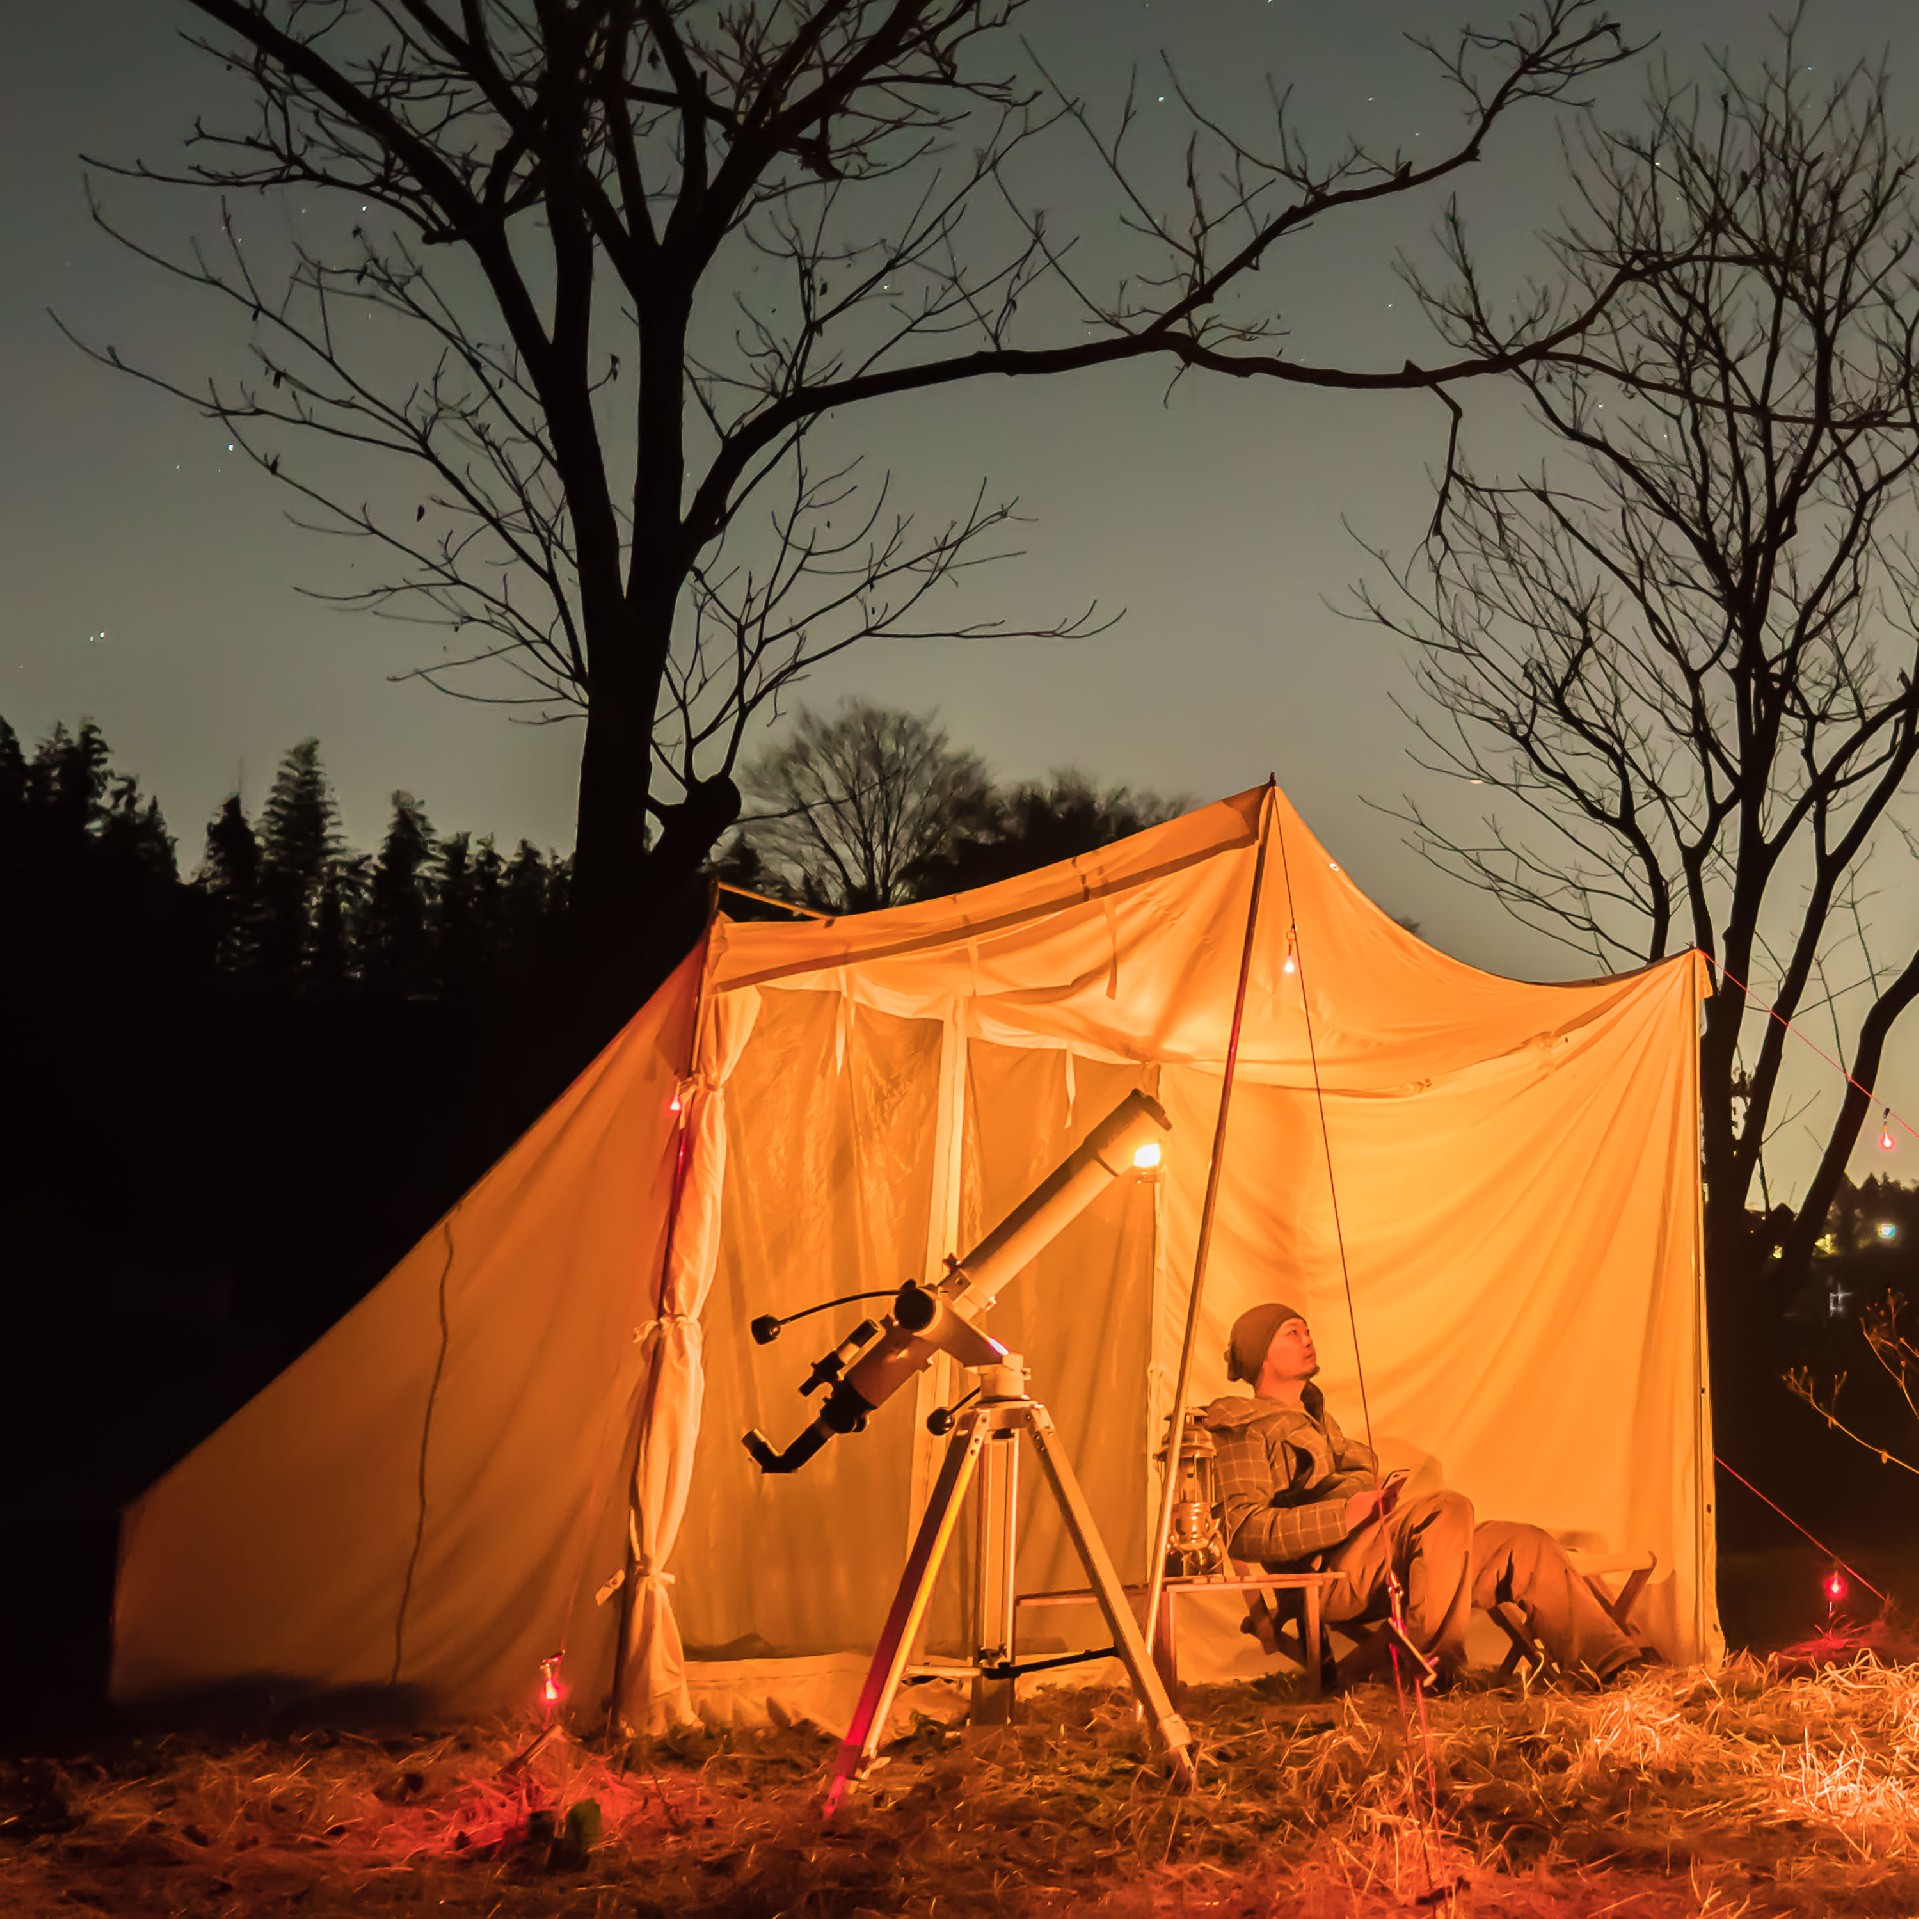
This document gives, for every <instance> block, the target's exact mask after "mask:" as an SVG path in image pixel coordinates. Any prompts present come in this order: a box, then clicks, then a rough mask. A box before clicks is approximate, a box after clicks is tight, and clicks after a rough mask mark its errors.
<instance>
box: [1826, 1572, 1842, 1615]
mask: <svg viewBox="0 0 1919 1919" xmlns="http://www.w3.org/2000/svg"><path fill="white" fill-rule="evenodd" d="M1825 1587H1826V1607H1827V1610H1828V1611H1831V1610H1832V1609H1834V1608H1836V1607H1837V1606H1839V1605H1840V1604H1841V1603H1842V1602H1843V1601H1844V1599H1845V1597H1846V1593H1847V1591H1848V1588H1847V1585H1846V1576H1845V1574H1844V1573H1842V1572H1841V1571H1840V1570H1839V1568H1838V1567H1837V1566H1835V1567H1834V1568H1833V1569H1832V1571H1831V1572H1829V1573H1828V1574H1827V1575H1826V1578H1825Z"/></svg>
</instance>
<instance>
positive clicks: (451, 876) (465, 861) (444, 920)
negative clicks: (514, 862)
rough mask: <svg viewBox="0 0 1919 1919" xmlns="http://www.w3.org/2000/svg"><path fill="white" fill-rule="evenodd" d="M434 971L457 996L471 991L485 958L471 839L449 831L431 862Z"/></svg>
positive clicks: (445, 991) (447, 991)
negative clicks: (481, 938)
mask: <svg viewBox="0 0 1919 1919" xmlns="http://www.w3.org/2000/svg"><path fill="white" fill-rule="evenodd" d="M430 924H431V927H432V937H433V974H434V979H435V981H436V982H437V984H438V986H439V988H440V991H441V992H442V993H443V994H446V995H448V996H453V997H457V996H459V995H462V994H465V993H470V992H471V991H472V990H473V987H474V984H475V982H476V981H477V979H478V977H479V974H480V971H481V968H482V966H483V964H484V958H483V955H482V953H481V950H480V947H481V942H480V929H479V925H478V918H477V914H476V911H475V901H474V876H473V838H472V835H471V834H469V833H452V834H449V835H448V836H447V837H446V838H445V839H443V840H442V841H441V842H440V844H439V848H438V851H437V853H436V855H435V858H434V862H433V873H432V911H431V915H430Z"/></svg>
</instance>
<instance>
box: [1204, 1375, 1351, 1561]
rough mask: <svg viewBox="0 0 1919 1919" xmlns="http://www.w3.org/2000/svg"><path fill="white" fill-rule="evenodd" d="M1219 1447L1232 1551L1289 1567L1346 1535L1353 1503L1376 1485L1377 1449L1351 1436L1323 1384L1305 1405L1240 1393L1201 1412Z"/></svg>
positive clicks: (1222, 1494) (1309, 1392)
mask: <svg viewBox="0 0 1919 1919" xmlns="http://www.w3.org/2000/svg"><path fill="white" fill-rule="evenodd" d="M1202 1417H1203V1418H1204V1420H1205V1422H1206V1426H1207V1429H1208V1430H1209V1431H1210V1432H1211V1433H1212V1435H1213V1444H1214V1446H1215V1447H1216V1448H1217V1449H1218V1459H1217V1462H1216V1467H1217V1472H1218V1475H1219V1492H1220V1519H1221V1523H1222V1526H1223V1528H1224V1530H1225V1534H1226V1550H1227V1551H1228V1552H1229V1553H1231V1554H1232V1556H1233V1557H1234V1558H1235V1559H1250V1560H1254V1561H1257V1562H1258V1563H1260V1564H1262V1565H1266V1566H1271V1567H1275V1568H1278V1569H1285V1570H1290V1569H1292V1568H1295V1567H1297V1566H1300V1565H1302V1564H1304V1563H1305V1562H1307V1561H1309V1560H1312V1559H1313V1558H1315V1557H1317V1556H1318V1555H1319V1554H1320V1553H1323V1552H1326V1551H1327V1550H1328V1549H1329V1548H1331V1547H1333V1546H1336V1545H1338V1544H1339V1542H1340V1541H1341V1540H1342V1539H1344V1538H1345V1537H1346V1533H1347V1527H1346V1502H1347V1501H1348V1500H1349V1499H1350V1498H1351V1497H1352V1496H1353V1494H1354V1493H1358V1492H1365V1491H1368V1490H1369V1489H1370V1488H1371V1487H1372V1484H1373V1474H1374V1469H1375V1461H1374V1458H1373V1455H1372V1453H1371V1451H1370V1450H1369V1449H1368V1448H1366V1447H1364V1446H1361V1445H1358V1444H1356V1443H1355V1442H1354V1441H1352V1440H1350V1439H1348V1438H1347V1437H1346V1435H1345V1434H1344V1433H1342V1432H1341V1431H1340V1430H1339V1422H1338V1421H1337V1420H1335V1419H1334V1418H1333V1416H1332V1414H1331V1413H1329V1412H1328V1411H1327V1410H1326V1402H1325V1400H1324V1399H1323V1398H1322V1397H1321V1395H1320V1392H1319V1389H1318V1388H1317V1387H1316V1386H1308V1387H1307V1388H1306V1391H1305V1394H1304V1403H1303V1404H1302V1405H1300V1406H1286V1405H1282V1404H1281V1403H1280V1402H1279V1401H1277V1400H1273V1399H1253V1398H1249V1397H1246V1396H1244V1395H1240V1394H1232V1395H1229V1396H1228V1397H1227V1398H1225V1399H1216V1400H1214V1401H1213V1403H1212V1404H1211V1405H1210V1406H1208V1407H1207V1408H1206V1410H1205V1412H1204V1414H1203V1415H1202Z"/></svg>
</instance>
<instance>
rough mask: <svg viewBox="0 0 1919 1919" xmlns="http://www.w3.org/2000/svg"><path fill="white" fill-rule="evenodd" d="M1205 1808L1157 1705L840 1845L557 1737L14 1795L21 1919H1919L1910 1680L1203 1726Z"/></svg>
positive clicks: (928, 1773) (272, 1760)
mask: <svg viewBox="0 0 1919 1919" xmlns="http://www.w3.org/2000/svg"><path fill="white" fill-rule="evenodd" d="M1188 1717H1189V1719H1190V1720H1191V1722H1192V1723H1193V1725H1194V1727H1195V1730H1196V1732H1197V1734H1198V1736H1199V1738H1200V1740H1201V1742H1202V1748H1203V1759H1202V1779H1201V1784H1200V1786H1199V1788H1198V1790H1197V1791H1195V1792H1193V1793H1190V1794H1179V1793H1176V1792H1174V1791H1173V1790H1171V1788H1170V1786H1169V1785H1168V1783H1167V1780H1166V1777H1165V1774H1164V1771H1163V1769H1162V1768H1161V1766H1160V1765H1159V1763H1158V1762H1157V1761H1156V1759H1155V1758H1154V1756H1153V1755H1152V1754H1151V1753H1150V1752H1149V1751H1148V1750H1147V1748H1146V1746H1145V1745H1144V1743H1143V1738H1142V1734H1141V1732H1140V1730H1139V1728H1138V1726H1137V1724H1136V1723H1135V1721H1134V1718H1133V1715H1132V1712H1131V1708H1130V1702H1129V1701H1127V1700H1124V1699H1121V1698H1117V1697H1112V1696H1105V1695H1097V1694H1092V1693H1086V1692H1078V1693H1074V1692H1065V1691H1062V1692H1057V1693H1052V1694H1047V1695H1042V1696H1041V1698H1040V1699H1038V1700H1036V1701H1035V1702H1034V1703H1032V1704H1031V1705H1029V1706H1028V1707H1027V1709H1026V1710H1025V1712H1024V1714H1023V1716H1022V1720H1021V1722H1020V1723H1019V1724H1018V1725H1016V1726H1013V1727H1009V1728H1001V1729H996V1730H990V1731H988V1730H978V1731H972V1730H965V1731H957V1732H956V1731H953V1730H951V1729H948V1728H946V1727H943V1726H939V1725H935V1724H933V1723H932V1722H930V1721H927V1722H924V1723H922V1724H920V1725H919V1726H918V1727H917V1728H916V1729H915V1730H914V1731H913V1732H912V1733H911V1734H910V1735H909V1736H908V1737H907V1738H905V1739H904V1740H902V1741H901V1742H900V1743H899V1744H898V1745H896V1746H895V1747H894V1748H893V1749H892V1750H891V1753H890V1756H889V1757H888V1758H887V1759H886V1761H885V1763H884V1764H883V1765H882V1766H881V1767H880V1768H879V1769H878V1770H877V1772H876V1773H875V1774H874V1775H873V1777H872V1778H871V1779H870V1780H869V1781H868V1782H867V1783H866V1784H864V1785H863V1786H861V1787H860V1788H858V1789H857V1791H856V1793H855V1796H854V1797H853V1798H852V1800H851V1801H850V1802H849V1803H848V1804H847V1805H846V1806H844V1807H842V1808H841V1809H840V1811H839V1812H838V1813H837V1814H836V1815H835V1816H834V1817H833V1818H832V1819H831V1820H830V1821H827V1820H824V1819H823V1818H822V1816H821V1795H822V1790H823V1787H824V1783H825V1779H826V1775H827V1769H828V1766H829V1764H830V1761H831V1757H832V1750H833V1747H832V1741H831V1739H830V1738H829V1737H828V1735H827V1734H825V1733H824V1732H823V1731H821V1730H819V1729H817V1728H808V1727H793V1728H787V1729H784V1730H779V1731H769V1732H766V1733H764V1734H750V1735H749V1734H738V1733H735V1734H728V1735H716V1734H710V1733H705V1732H697V1731H696V1732H690V1733H686V1734H681V1735H676V1736H674V1737H672V1738H669V1739H665V1740H660V1741H655V1742H650V1743H646V1744H635V1745H632V1746H628V1747H622V1748H619V1749H616V1750H610V1751H609V1750H603V1749H592V1748H589V1747H586V1746H582V1745H578V1744H575V1743H573V1742H571V1741H570V1740H565V1739H561V1740H556V1741H552V1742H549V1743H548V1744H547V1745H546V1746H545V1747H544V1748H543V1749H541V1750H539V1751H537V1752H535V1753H534V1754H533V1755H532V1757H531V1759H530V1760H524V1761H523V1762H522V1756H523V1755H524V1753H525V1751H526V1748H527V1745H528V1743H529V1741H530V1740H531V1738H532V1736H533V1728H532V1727H531V1726H519V1727H513V1726H497V1727H493V1728H488V1729H481V1730H475V1731H471V1732H468V1733H465V1734H460V1735H455V1736H440V1737H431V1738H429V1737H404V1738H391V1739H385V1740H381V1739H375V1738H371V1737H363V1736H346V1735H342V1734H308V1735H304V1736H301V1737H297V1738H288V1739H284V1740H278V1741H271V1742H247V1743H233V1742H227V1743H221V1742H216V1741H208V1740H191V1739H186V1738H181V1737H178V1736H171V1737H166V1738H158V1739H145V1740H131V1739H129V1740H122V1741H118V1742H114V1743H110V1744H106V1745H102V1746H101V1747H100V1748H99V1749H98V1750H96V1751H93V1752H91V1753H89V1754H87V1755H86V1756H84V1757H68V1758H63V1759H59V1760H54V1759H46V1758H42V1759H32V1758H28V1759H16V1760H7V1761H4V1762H0V1912H4V1913H5V1914H6V1915H8V1919H50V1916H51V1915H54V1914H59V1915H63V1919H64V1916H65V1915H71V1914H74V1913H76V1912H81V1913H84V1912H88V1911H92V1912H100V1913H112V1914H115V1915H127V1919H149V1916H151V1919H160V1915H176V1914H177V1915H189V1914H190V1915H194V1916H195V1919H199V1916H200V1915H208V1916H209V1919H212V1916H213V1915H229V1914H231V1915H247V1916H249V1919H251V1915H256V1914H257V1915H281V1914H285V1915H301V1919H390V1916H396V1915H402V1914H405V1915H412V1914H427V1913H432V1914H455V1915H472V1919H521V1916H523V1915H536V1914H537V1915H562V1914H564V1915H580V1916H581V1919H584V1916H585V1915H593V1919H613V1916H614V1915H620V1916H621V1919H658V1916H660V1915H665V1914H669V1913H671V1914H691V1915H719V1914H727V1915H741V1916H742V1919H773V1916H774V1915H776V1914H794V1915H803V1914H806V1915H827V1914H848V1915H851V1914H860V1913H873V1914H893V1913H912V1914H926V1915H936V1914H937V1915H944V1914H949V1913H950V1914H966V1913H1008V1914H1052V1913H1060V1912H1067V1911H1101V1912H1111V1913H1118V1914H1123V1915H1125V1914H1147V1913H1173V1914H1185V1913H1194V1914H1199V1913H1205V1914H1220V1915H1252V1914H1257V1913H1273V1912H1285V1913H1299V1914H1305V1915H1321V1914H1324V1915H1332V1914H1374V1913H1385V1912H1401V1911H1422V1910H1423V1911H1441V1912H1446V1911H1451V1912H1456V1913H1459V1914H1462V1915H1467V1914H1545V1913H1554V1914H1559V1913H1566V1914H1574V1915H1585V1916H1586V1919H1600V1915H1602V1914H1603V1915H1609V1916H1610V1919H1664V1916H1665V1915H1671V1914H1679V1913H1712V1914H1725V1915H1732V1914H1739V1913H1745V1914H1770V1913H1792V1914H1806V1915H1811V1914H1827V1913H1829V1914H1874V1915H1892V1914H1911V1913H1913V1912H1916V1911H1919V1666H1910V1665H1903V1664H1892V1663H1880V1662H1879V1661H1878V1660H1876V1659H1874V1658H1872V1657H1870V1656H1854V1657H1851V1658H1849V1659H1848V1660H1847V1661H1846V1662H1845V1663H1843V1664H1829V1665H1823V1666H1820V1665H1815V1664H1813V1663H1811V1662H1808V1661H1805V1660H1791V1661H1780V1660H1771V1661H1757V1660H1753V1659H1749V1658H1742V1659H1738V1660H1735V1661H1733V1662H1732V1663H1730V1664H1729V1665H1727V1666H1726V1667H1724V1668H1722V1669H1720V1670H1719V1671H1718V1672H1716V1673H1704V1672H1691V1673H1686V1672H1679V1673H1663V1672H1662V1673H1653V1674H1649V1675H1647V1676H1645V1677H1643V1678H1641V1679H1639V1680H1637V1681H1635V1682H1634V1683H1633V1684H1631V1685H1630V1686H1628V1687H1625V1688H1623V1689H1621V1690H1618V1691H1616V1692H1612V1693H1606V1694H1599V1695H1593V1694H1580V1693H1567V1692H1548V1693H1539V1694H1535V1695H1533V1696H1530V1697H1527V1696H1524V1695H1522V1694H1520V1693H1517V1692H1515V1691H1511V1690H1507V1691H1498V1690H1462V1691H1461V1692H1458V1693H1455V1694H1454V1695H1453V1696H1451V1697H1449V1698H1446V1699H1442V1700H1436V1701H1434V1702H1432V1705H1431V1708H1430V1724H1429V1728H1428V1730H1427V1732H1426V1733H1425V1734H1423V1735H1422V1733H1421V1731H1420V1728H1419V1726H1418V1723H1417V1718H1416V1716H1415V1717H1414V1718H1413V1719H1412V1720H1411V1721H1409V1722H1407V1723H1408V1724H1410V1727H1411V1731H1412V1739H1411V1743H1410V1745H1409V1744H1408V1741H1407V1738H1406V1736H1405V1730H1404V1729H1403V1726H1402V1720H1401V1717H1400V1713H1399V1710H1398V1708H1397V1706H1396V1704H1395V1700H1394V1697H1393V1694H1392V1692H1391V1691H1390V1689H1388V1688H1385V1687H1380V1686H1368V1687H1361V1688H1359V1689H1357V1690H1355V1691H1354V1692H1352V1693H1350V1694H1348V1695H1346V1696H1343V1697H1341V1698H1338V1699H1334V1700H1332V1701H1329V1702H1326V1703H1324V1704H1318V1705H1314V1704H1308V1703H1306V1702H1301V1701H1296V1700H1294V1699H1292V1698H1290V1697H1289V1696H1288V1695H1287V1693H1286V1690H1285V1688H1284V1687H1283V1686H1282V1685H1281V1684H1279V1683H1278V1682H1273V1683H1271V1684H1269V1685H1266V1686H1264V1687H1252V1688H1232V1689H1228V1688H1220V1689H1217V1690H1211V1691H1202V1692H1200V1693H1198V1694H1196V1695H1195V1696H1194V1698H1193V1699H1192V1700H1190V1701H1189V1702H1188Z"/></svg>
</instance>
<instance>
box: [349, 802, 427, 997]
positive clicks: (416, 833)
mask: <svg viewBox="0 0 1919 1919" xmlns="http://www.w3.org/2000/svg"><path fill="white" fill-rule="evenodd" d="M432 859H433V828H432V826H431V825H429V824H428V821H427V817H426V809H425V808H424V807H423V806H421V804H420V803H419V801H418V800H416V799H415V798H414V797H413V795H412V794H411V793H395V794H394V796H393V820H392V823H391V824H390V825H389V826H388V828H387V832H386V838H385V840H384V841H382V843H381V846H380V856H379V858H378V859H377V860H375V861H374V863H373V875H372V878H371V879H370V881H369V882H368V885H367V903H366V916H365V920H364V922H363V927H364V930H363V933H362V937H361V941H360V955H361V971H362V973H363V975H364V977H365V979H366V981H367V983H368V985H370V986H377V987H379V988H380V989H381V990H383V991H385V992H390V993H397V994H400V995H401V996H403V997H405V998H408V999H414V998H418V997H420V996H421V995H423V994H426V993H430V992H431V991H432V989H433V983H434V982H433V971H434V968H433V930H432V915H433V889H432V877H433V876H432V873H431V870H430V865H431V861H432Z"/></svg>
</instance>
